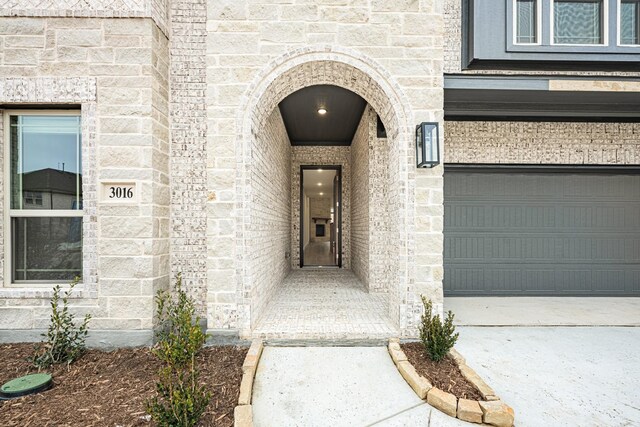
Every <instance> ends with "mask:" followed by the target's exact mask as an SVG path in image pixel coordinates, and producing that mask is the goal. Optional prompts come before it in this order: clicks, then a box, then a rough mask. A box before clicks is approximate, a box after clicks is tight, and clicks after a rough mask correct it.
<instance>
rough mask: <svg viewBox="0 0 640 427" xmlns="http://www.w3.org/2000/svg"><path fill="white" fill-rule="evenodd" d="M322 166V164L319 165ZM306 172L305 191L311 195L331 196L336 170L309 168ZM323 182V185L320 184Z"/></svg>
mask: <svg viewBox="0 0 640 427" xmlns="http://www.w3.org/2000/svg"><path fill="white" fill-rule="evenodd" d="M319 167H320V166H319ZM303 173H304V193H305V194H306V195H307V196H309V197H322V196H321V195H320V193H323V196H325V197H331V195H332V194H333V177H335V176H336V171H335V170H333V169H322V170H313V169H311V170H309V169H306V170H304V171H303ZM318 184H322V185H318Z"/></svg>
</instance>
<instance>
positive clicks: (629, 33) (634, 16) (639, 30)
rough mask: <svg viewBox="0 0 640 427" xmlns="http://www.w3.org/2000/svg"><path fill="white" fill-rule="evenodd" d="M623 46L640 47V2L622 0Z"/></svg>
mask: <svg viewBox="0 0 640 427" xmlns="http://www.w3.org/2000/svg"><path fill="white" fill-rule="evenodd" d="M619 9H620V15H619V24H618V26H619V28H620V33H619V35H620V41H619V43H620V44H621V45H632V46H633V45H640V0H620V7H619Z"/></svg>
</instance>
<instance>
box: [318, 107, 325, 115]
mask: <svg viewBox="0 0 640 427" xmlns="http://www.w3.org/2000/svg"><path fill="white" fill-rule="evenodd" d="M318 114H321V115H323V116H324V115H325V114H327V109H326V108H318Z"/></svg>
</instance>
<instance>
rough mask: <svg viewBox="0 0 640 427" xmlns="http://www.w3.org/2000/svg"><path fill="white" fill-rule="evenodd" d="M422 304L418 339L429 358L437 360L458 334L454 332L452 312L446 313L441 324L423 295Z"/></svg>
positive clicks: (443, 355) (448, 348) (451, 344)
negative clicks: (422, 312) (422, 310)
mask: <svg viewBox="0 0 640 427" xmlns="http://www.w3.org/2000/svg"><path fill="white" fill-rule="evenodd" d="M422 305H423V306H424V314H423V315H422V319H421V324H420V328H419V329H420V340H421V341H422V345H423V346H424V349H425V352H426V353H427V355H428V356H429V358H430V359H431V360H433V361H435V362H439V361H440V360H442V359H443V358H444V357H445V356H446V355H447V352H448V351H449V350H450V349H451V348H452V347H453V346H454V344H455V343H456V341H457V340H458V335H459V334H457V333H455V330H456V328H455V326H453V313H452V312H451V311H449V312H448V313H447V318H446V319H445V321H444V324H443V323H442V321H441V320H440V316H439V315H435V316H433V313H432V309H433V306H432V304H431V301H430V300H428V299H427V298H425V297H424V296H423V297H422Z"/></svg>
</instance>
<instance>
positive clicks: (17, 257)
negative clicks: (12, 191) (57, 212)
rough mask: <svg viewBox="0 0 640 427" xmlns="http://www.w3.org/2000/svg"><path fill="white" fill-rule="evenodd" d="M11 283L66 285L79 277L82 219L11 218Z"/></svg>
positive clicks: (80, 273)
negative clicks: (49, 282)
mask: <svg viewBox="0 0 640 427" xmlns="http://www.w3.org/2000/svg"><path fill="white" fill-rule="evenodd" d="M11 231H12V233H11V236H12V245H11V260H12V264H13V265H12V272H13V280H14V281H22V280H44V281H63V282H68V281H71V280H73V278H74V277H76V276H82V218H81V217H75V218H57V217H35V218H24V217H22V218H15V217H14V218H12V219H11Z"/></svg>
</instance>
